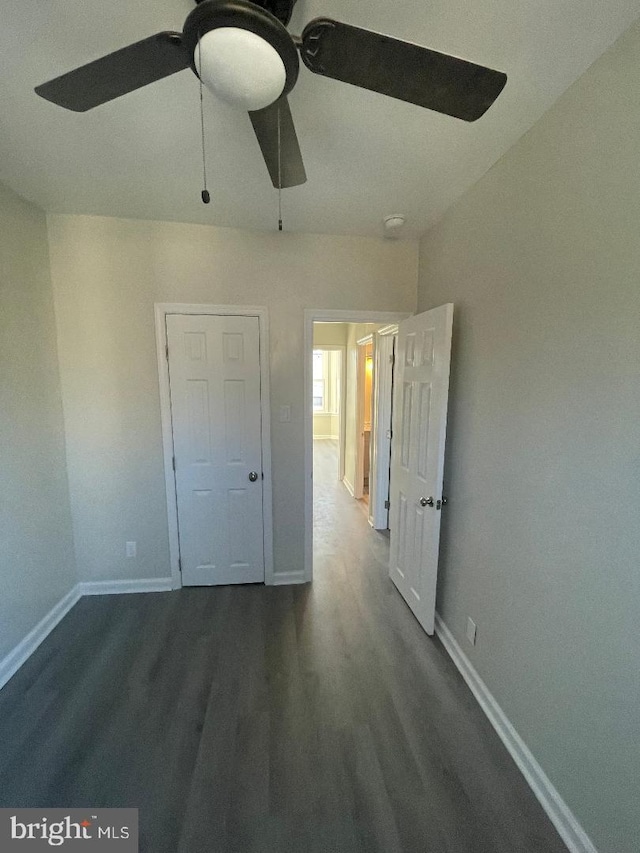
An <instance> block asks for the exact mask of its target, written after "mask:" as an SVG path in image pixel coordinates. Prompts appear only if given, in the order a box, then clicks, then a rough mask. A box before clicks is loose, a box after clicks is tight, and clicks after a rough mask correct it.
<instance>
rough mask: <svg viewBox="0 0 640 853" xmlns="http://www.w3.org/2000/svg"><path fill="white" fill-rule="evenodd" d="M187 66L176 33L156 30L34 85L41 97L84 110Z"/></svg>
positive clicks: (181, 45)
mask: <svg viewBox="0 0 640 853" xmlns="http://www.w3.org/2000/svg"><path fill="white" fill-rule="evenodd" d="M188 67H189V56H188V54H187V51H186V49H185V47H184V46H183V43H182V36H181V35H180V33H172V32H164V33H156V34H155V35H153V36H149V38H146V39H143V40H142V41H138V42H136V43H135V44H130V45H129V46H128V47H123V48H122V49H121V50H116V51H115V53H109V54H108V55H107V56H103V57H102V58H101V59H96V60H95V62H90V63H89V64H88V65H83V66H82V67H80V68H76V69H75V70H74V71H69V72H68V73H67V74H63V75H62V76H61V77H56V78H55V80H49V82H48V83H43V84H42V85H41V86H36V90H35V91H36V93H37V94H38V95H40V97H41V98H45V99H46V100H47V101H51V102H52V103H54V104H57V105H58V106H60V107H65V108H66V109H68V110H74V111H75V112H85V111H86V110H90V109H92V108H93V107H97V106H100V104H106V103H107V101H112V100H113V99H114V98H119V97H120V96H121V95H126V94H127V92H133V91H134V90H135V89H140V88H141V87H142V86H146V85H147V84H148V83H155V81H156V80H161V79H162V78H163V77H168V76H169V75H170V74H175V73H176V71H182V69H183V68H188Z"/></svg>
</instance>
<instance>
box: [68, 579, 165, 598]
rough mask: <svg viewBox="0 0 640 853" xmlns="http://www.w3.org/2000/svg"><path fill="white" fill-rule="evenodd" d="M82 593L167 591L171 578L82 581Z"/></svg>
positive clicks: (119, 593)
mask: <svg viewBox="0 0 640 853" xmlns="http://www.w3.org/2000/svg"><path fill="white" fill-rule="evenodd" d="M79 586H80V589H81V592H82V595H121V594H122V593H127V592H169V591H170V590H172V589H173V579H172V578H140V579H139V580H119V581H84V582H83V583H81V584H80V585H79Z"/></svg>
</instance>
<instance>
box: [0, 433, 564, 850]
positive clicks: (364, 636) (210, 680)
mask: <svg viewBox="0 0 640 853" xmlns="http://www.w3.org/2000/svg"><path fill="white" fill-rule="evenodd" d="M334 454H335V448H333V447H332V446H331V445H330V444H328V443H327V444H325V445H324V446H320V445H319V446H318V459H319V464H318V465H317V466H316V470H315V489H316V513H315V541H316V550H315V582H314V584H313V586H312V587H311V586H299V587H263V586H244V587H219V588H217V589H183V590H180V591H178V592H171V593H152V594H146V595H122V596H100V597H92V598H85V599H82V600H81V601H80V602H79V603H78V604H77V605H76V606H75V607H74V609H73V610H72V611H71V612H70V613H69V615H68V616H67V617H66V618H65V619H64V620H63V621H62V623H61V624H60V625H59V626H58V627H57V628H56V630H55V631H54V632H53V633H52V634H51V635H50V636H49V638H48V639H47V640H46V641H45V642H44V643H43V645H42V646H41V647H40V648H39V649H38V651H37V652H36V653H35V654H34V655H33V657H32V658H31V659H30V660H29V661H28V663H27V664H25V666H24V667H23V668H22V669H21V670H20V671H19V672H18V674H17V675H16V676H15V677H14V678H13V679H12V680H11V682H9V684H8V685H7V686H6V687H5V689H4V690H3V691H1V692H0V806H4V807H20V806H60V807H70V806H87V807H88V806H95V807H108V806H131V807H137V808H139V809H140V826H141V844H140V849H141V851H144V853H215V851H220V853H222V852H223V851H224V853H229V851H238V853H240V851H242V853H253V851H264V853H266V852H267V851H291V853H298V852H299V853H307V851H309V853H328V852H329V851H335V853H351V851H354V853H355V851H359V853H371V851H379V853H394V851H412V853H413V851H415V853H520V851H523V853H524V851H531V853H534V851H535V853H538V852H539V853H556V851H557V852H558V853H560V851H565V848H564V846H563V845H562V843H561V841H560V840H559V838H558V836H557V835H556V833H555V831H554V829H553V828H552V826H551V825H550V823H549V821H548V820H547V818H546V816H545V815H544V813H543V812H542V809H541V808H540V806H539V805H538V803H537V801H536V800H535V798H534V797H533V795H532V794H531V792H530V791H529V789H528V787H527V785H526V783H525V782H524V781H523V779H522V777H521V776H520V774H519V772H518V771H517V769H516V768H515V766H514V764H513V763H512V761H511V759H510V758H509V756H508V755H507V753H506V752H505V750H504V748H503V746H502V744H501V743H500V741H499V740H498V738H497V736H496V735H495V733H494V732H493V730H492V729H491V727H490V725H489V723H488V722H487V721H486V719H485V717H484V716H483V714H482V712H481V711H480V710H479V708H478V707H477V705H476V704H475V701H474V699H473V698H472V696H471V694H470V693H469V691H468V689H467V688H466V686H465V685H464V683H463V682H462V680H461V678H460V676H459V675H458V673H457V671H456V670H455V668H454V666H453V664H452V663H451V661H450V660H449V659H448V657H447V655H446V653H445V651H444V650H443V648H442V646H441V645H440V643H439V642H438V641H437V640H434V639H430V638H428V637H427V636H426V635H425V634H424V633H423V632H422V630H421V629H420V627H419V625H418V623H417V622H416V621H415V619H414V618H413V616H412V615H411V613H410V611H409V610H408V608H407V607H406V606H405V604H404V603H403V601H402V599H401V598H400V596H399V595H398V594H397V592H396V591H395V589H394V588H393V586H392V585H391V583H390V582H389V580H388V578H387V573H386V560H387V551H388V542H387V540H386V539H385V537H384V536H382V535H381V534H378V533H375V532H374V531H372V530H371V529H370V528H369V526H368V525H367V523H366V520H365V516H364V514H363V512H362V509H361V507H359V506H358V505H357V504H356V502H355V501H353V499H352V498H350V497H349V496H348V495H347V493H346V491H345V490H344V489H343V487H342V486H339V485H338V484H337V481H336V474H335V467H336V462H335V455H334ZM565 853H566V851H565Z"/></svg>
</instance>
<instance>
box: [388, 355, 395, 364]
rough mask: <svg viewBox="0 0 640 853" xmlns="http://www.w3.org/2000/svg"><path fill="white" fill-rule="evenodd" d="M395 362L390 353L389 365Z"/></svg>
mask: <svg viewBox="0 0 640 853" xmlns="http://www.w3.org/2000/svg"><path fill="white" fill-rule="evenodd" d="M395 360H396V357H395V356H394V355H393V353H392V354H391V355H390V356H389V364H393V363H394V361H395Z"/></svg>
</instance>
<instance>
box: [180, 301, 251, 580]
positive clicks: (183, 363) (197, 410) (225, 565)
mask: <svg viewBox="0 0 640 853" xmlns="http://www.w3.org/2000/svg"><path fill="white" fill-rule="evenodd" d="M166 323H167V342H168V347H169V379H170V392H171V420H172V429H173V446H174V456H175V479H176V494H177V503H178V532H179V541H180V562H181V568H182V583H183V584H184V585H185V586H201V585H207V586H209V585H213V584H227V583H251V582H256V581H264V543H263V514H262V488H263V487H262V450H261V410H260V334H259V320H258V318H257V317H238V316H218V315H186V314H169V315H167V318H166Z"/></svg>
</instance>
